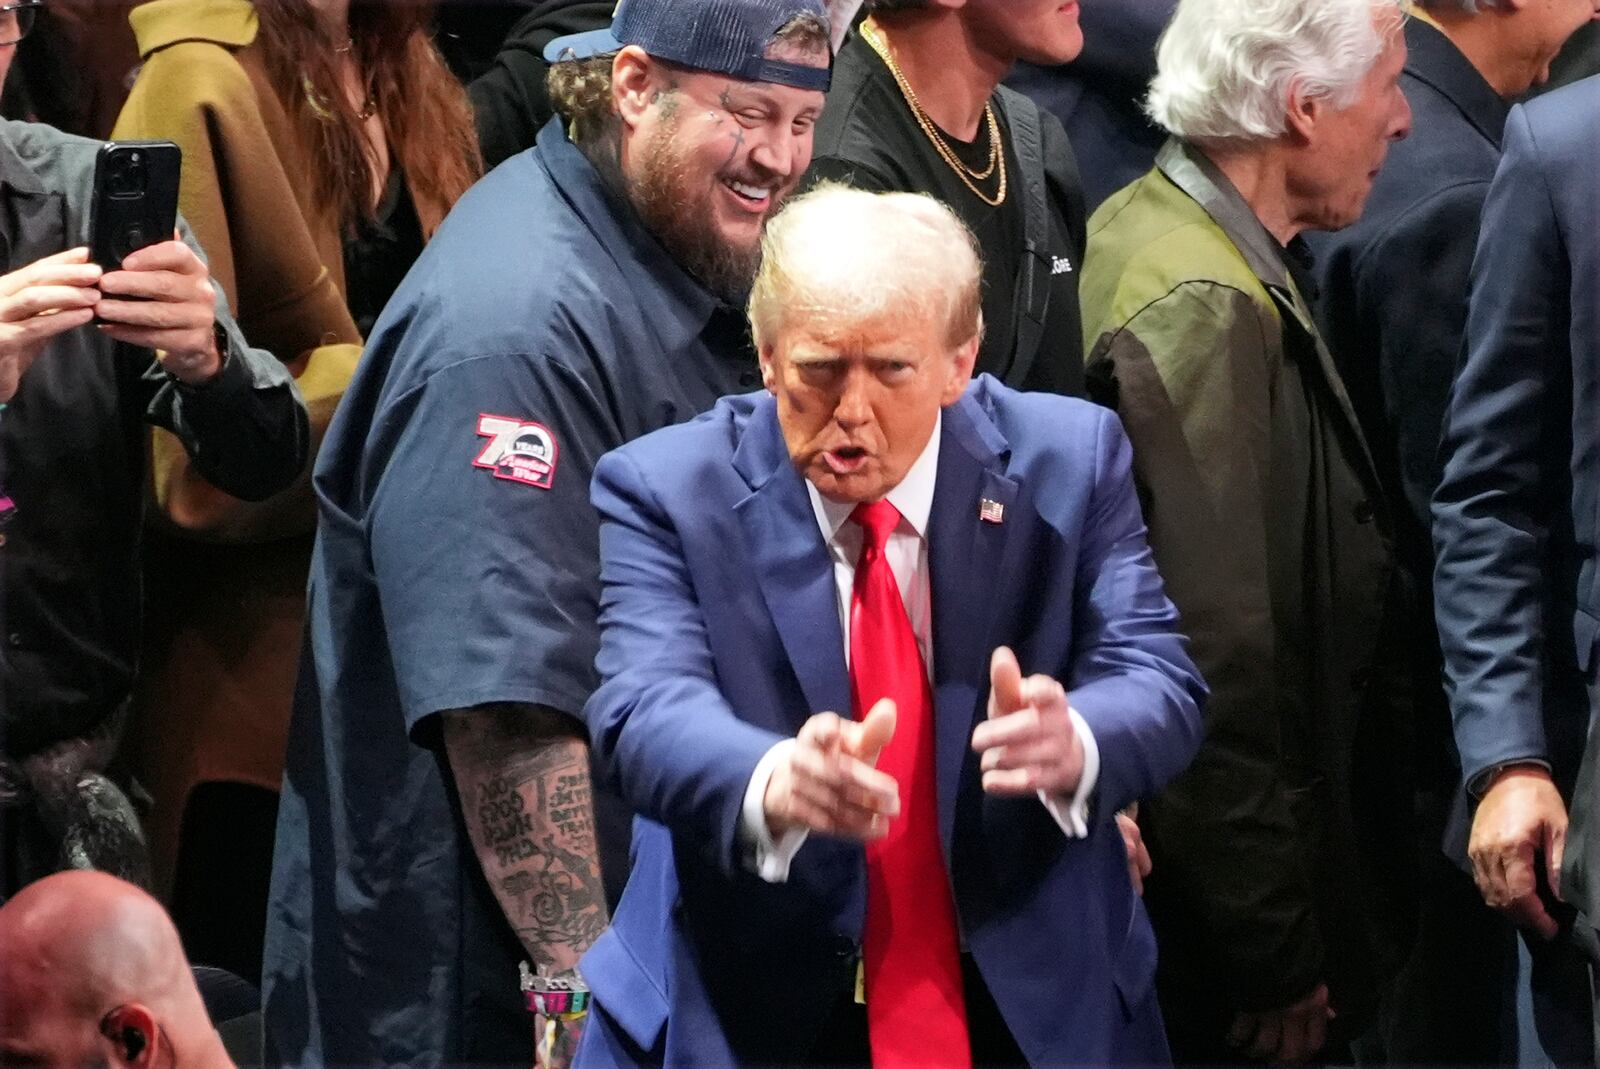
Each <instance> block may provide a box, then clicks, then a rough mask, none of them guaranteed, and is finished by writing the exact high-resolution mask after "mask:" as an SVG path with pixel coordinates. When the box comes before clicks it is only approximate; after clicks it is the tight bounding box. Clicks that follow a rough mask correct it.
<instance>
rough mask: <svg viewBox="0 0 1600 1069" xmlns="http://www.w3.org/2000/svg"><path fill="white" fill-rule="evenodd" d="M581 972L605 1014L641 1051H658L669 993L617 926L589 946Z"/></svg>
mask: <svg viewBox="0 0 1600 1069" xmlns="http://www.w3.org/2000/svg"><path fill="white" fill-rule="evenodd" d="M579 971H580V972H582V973H583V978H584V981H585V982H586V983H588V985H589V990H590V991H591V992H592V993H593V995H594V1000H595V1003H596V1004H597V1005H598V1006H599V1007H600V1008H601V1009H602V1010H603V1011H605V1014H606V1016H607V1017H609V1018H611V1019H612V1020H613V1021H615V1022H616V1023H617V1027H618V1028H620V1029H622V1031H623V1033H624V1034H626V1035H627V1037H628V1038H629V1039H631V1040H632V1041H633V1042H634V1044H635V1045H636V1046H637V1047H638V1048H639V1049H640V1050H644V1051H651V1050H655V1049H656V1045H657V1044H658V1043H659V1042H660V1041H661V1033H662V1031H663V1030H664V1029H665V1028H666V1026H667V996H666V993H665V992H663V991H662V990H661V988H660V986H659V985H657V983H656V982H655V981H654V980H653V979H651V977H650V974H649V973H648V972H646V971H645V968H644V966H643V965H641V964H640V963H639V959H638V958H636V957H634V956H633V951H632V950H630V949H629V948H628V944H627V943H625V942H623V941H622V937H621V936H619V935H618V934H617V930H616V929H615V928H608V929H606V931H605V934H603V935H601V936H600V938H599V939H597V940H596V941H595V944H594V946H592V947H590V948H589V952H588V953H587V954H585V955H584V956H583V961H582V963H581V964H580V965H579Z"/></svg>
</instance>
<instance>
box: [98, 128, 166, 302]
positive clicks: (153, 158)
mask: <svg viewBox="0 0 1600 1069" xmlns="http://www.w3.org/2000/svg"><path fill="white" fill-rule="evenodd" d="M130 170H131V171H132V172H138V173H141V174H142V179H140V180H137V181H134V180H130V179H129V178H128V177H127V176H128V175H129V173H130ZM182 170H183V150H182V149H180V148H179V147H178V146H177V145H175V144H173V143H172V142H171V141H108V142H106V143H105V144H104V145H102V146H100V152H99V155H98V156H97V157H96V158H95V168H94V201H93V203H92V204H91V205H90V208H89V259H90V260H92V261H93V262H94V263H97V264H99V265H100V266H101V267H102V268H104V269H105V270H107V271H115V270H117V269H118V268H120V267H121V266H122V261H123V260H124V259H125V258H126V257H127V256H128V255H129V254H131V253H134V252H137V251H139V250H140V249H142V248H144V247H145V246H147V245H156V244H159V243H161V242H163V241H170V240H172V232H173V230H174V229H176V227H177V225H178V179H179V176H180V174H181V173H182Z"/></svg>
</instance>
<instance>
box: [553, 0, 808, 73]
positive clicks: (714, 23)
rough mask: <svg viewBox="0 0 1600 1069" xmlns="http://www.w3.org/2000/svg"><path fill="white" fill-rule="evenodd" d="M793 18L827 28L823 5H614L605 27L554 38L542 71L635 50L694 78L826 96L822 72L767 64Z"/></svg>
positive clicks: (778, 0)
mask: <svg viewBox="0 0 1600 1069" xmlns="http://www.w3.org/2000/svg"><path fill="white" fill-rule="evenodd" d="M800 15H815V16H817V18H819V19H821V20H822V24H823V25H824V26H826V25H828V10H827V7H826V5H825V4H824V3H823V0H621V2H620V3H618V4H617V10H616V13H615V14H614V15H613V16H612V19H611V27H610V28H609V29H605V30H591V31H590V32H588V33H575V34H570V35H568V36H566V37H557V38H556V39H555V40H554V41H551V42H550V44H549V45H548V46H546V47H545V50H544V58H545V61H546V62H548V63H561V62H563V61H566V60H575V59H590V58H592V57H594V56H603V55H605V54H606V53H608V52H615V51H617V50H618V49H620V48H622V47H623V46H624V45H638V46H639V47H640V48H642V49H644V50H645V51H646V52H648V53H650V55H652V56H656V57H658V58H660V59H664V60H667V61H669V62H672V63H679V64H682V65H683V66H685V67H693V68H694V69H695V70H701V71H710V72H712V73H715V74H727V75H731V76H732V77H734V78H742V79H744V80H745V81H748V82H772V83H774V84H776V85H788V86H793V87H794V88H796V89H814V90H817V91H818V92H823V93H825V92H827V91H828V84H829V82H830V81H831V80H832V72H831V71H830V70H829V69H828V68H825V67H808V66H806V65H805V64H803V63H785V62H783V61H782V60H776V59H768V58H767V55H766V53H767V49H768V47H769V46H770V45H771V44H772V38H773V35H774V34H776V33H777V32H778V31H779V30H781V29H783V27H784V26H786V25H788V24H789V23H790V22H791V21H793V20H794V19H795V18H797V17H798V16H800Z"/></svg>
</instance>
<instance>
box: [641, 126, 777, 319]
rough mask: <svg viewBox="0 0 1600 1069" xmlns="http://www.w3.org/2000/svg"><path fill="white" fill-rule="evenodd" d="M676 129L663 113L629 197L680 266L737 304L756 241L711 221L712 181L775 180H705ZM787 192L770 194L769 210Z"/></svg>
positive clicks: (750, 277)
mask: <svg viewBox="0 0 1600 1069" xmlns="http://www.w3.org/2000/svg"><path fill="white" fill-rule="evenodd" d="M668 106H669V107H670V106H671V105H670V104H669V105H668ZM677 132H678V122H677V118H676V115H675V113H669V114H668V115H667V116H665V121H663V122H662V123H661V125H660V126H659V127H658V128H657V130H656V134H655V136H654V137H652V138H651V139H650V142H649V144H648V145H646V146H645V152H644V156H643V159H642V160H641V161H640V167H639V174H638V176H637V177H636V178H634V179H633V180H632V181H631V182H629V183H628V196H629V199H630V200H631V201H632V202H633V207H634V210H635V211H637V212H638V213H639V216H640V218H642V219H643V220H644V224H645V226H647V227H648V228H649V229H650V231H651V232H652V233H654V234H655V236H656V238H657V240H659V241H660V242H661V244H662V245H663V246H664V247H665V248H666V250H667V252H668V253H669V254H670V255H671V256H672V258H673V259H674V260H676V261H678V263H679V264H680V265H682V266H683V268H684V270H686V271H688V272H689V273H690V274H691V275H693V276H694V277H695V278H696V279H697V280H698V281H699V283H700V284H701V285H702V286H704V287H705V288H706V289H707V290H708V291H709V292H710V293H711V294H712V295H713V296H714V297H717V298H718V299H719V300H721V301H723V302H725V303H727V304H730V305H733V306H734V307H739V306H741V305H743V304H744V302H745V299H746V298H747V297H748V296H749V295H750V288H751V286H753V285H754V284H755V278H756V272H757V270H759V269H760V267H761V243H760V242H759V241H754V242H751V243H750V244H749V245H748V246H746V245H740V244H736V243H734V242H731V241H729V240H728V239H727V238H726V237H724V236H723V234H722V233H721V232H720V231H719V230H718V229H717V228H716V226H714V225H713V224H712V223H711V220H712V219H715V218H716V214H715V208H714V205H713V204H712V197H713V196H714V195H715V193H716V183H717V182H720V181H721V180H722V178H730V177H731V178H732V179H733V180H734V181H738V182H747V183H749V184H750V185H756V186H762V185H764V186H772V187H776V186H777V182H776V181H774V180H773V179H772V177H771V176H770V175H767V174H762V173H740V174H735V175H718V176H715V177H713V178H712V180H711V181H709V182H708V181H706V180H705V176H704V175H700V174H697V173H696V168H695V167H694V166H693V165H692V163H691V161H690V160H689V158H688V155H687V154H686V153H684V152H682V151H680V150H679V147H678V145H677V141H676V134H677ZM746 166H747V167H748V164H747V165H746ZM787 196H788V190H783V191H782V192H780V193H777V194H775V195H774V196H773V204H772V211H773V212H776V211H777V209H778V208H779V207H780V206H781V205H782V203H783V201H784V199H786V198H787ZM769 217H770V213H769Z"/></svg>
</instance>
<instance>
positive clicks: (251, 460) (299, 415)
mask: <svg viewBox="0 0 1600 1069" xmlns="http://www.w3.org/2000/svg"><path fill="white" fill-rule="evenodd" d="M179 227H180V229H181V231H182V233H183V237H184V240H185V241H187V242H188V243H189V244H190V245H191V246H192V247H194V249H195V250H196V251H199V248H200V247H199V245H198V244H196V243H195V240H194V235H193V234H192V233H190V231H189V226H188V224H187V223H183V222H180V223H179ZM216 290H217V347H218V349H219V350H220V351H221V354H222V358H223V363H222V371H221V372H220V373H219V374H218V375H217V377H216V378H215V379H213V380H211V381H210V382H208V383H206V384H205V385H203V386H186V385H184V384H182V383H180V382H179V381H178V380H177V379H175V378H173V377H172V376H171V375H169V374H167V372H166V371H165V370H164V369H163V368H162V366H161V364H160V363H159V362H158V361H152V362H151V364H150V367H149V369H148V370H147V371H146V372H145V374H144V377H143V382H144V383H145V384H146V386H147V388H148V389H149V391H150V399H149V403H148V407H147V409H146V418H147V419H148V420H149V422H151V423H153V424H154V425H156V426H158V427H164V428H166V429H167V430H169V431H171V432H172V433H173V434H175V435H177V436H178V439H179V441H181V442H182V443H183V447H184V449H185V450H187V451H188V453H189V456H190V457H191V458H192V459H193V461H194V464H195V467H196V469H198V470H199V472H200V474H201V475H204V476H205V478H206V480H207V481H209V482H211V483H212V484H213V485H215V486H216V487H217V488H218V489H219V490H223V491H225V492H227V493H229V494H232V495H233V496H234V497H238V498H242V499H244V500H246V501H261V500H264V499H266V498H268V497H271V496H272V495H273V494H275V493H277V492H278V491H280V490H283V489H286V488H287V487H288V486H289V485H290V484H291V483H293V482H294V480H295V478H296V476H298V475H299V474H300V472H301V470H302V469H303V468H304V467H305V466H306V462H307V460H308V459H309V457H310V452H311V429H310V419H309V417H308V416H307V414H306V406H305V401H304V400H303V399H302V398H301V396H300V391H299V389H298V388H297V387H296V386H295V384H294V377H293V376H292V375H291V374H290V373H289V369H288V368H287V367H285V366H284V365H283V363H282V362H280V361H279V360H277V359H276V358H274V357H273V356H272V354H270V353H267V352H264V351H262V350H260V349H252V348H250V346H249V344H248V343H247V342H246V341H245V339H244V335H243V334H241V333H240V332H239V325H238V324H237V323H235V322H234V321H233V316H232V314H231V313H230V312H229V311H228V302H227V297H226V296H225V295H224V294H223V292H222V287H221V286H218V287H216Z"/></svg>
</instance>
